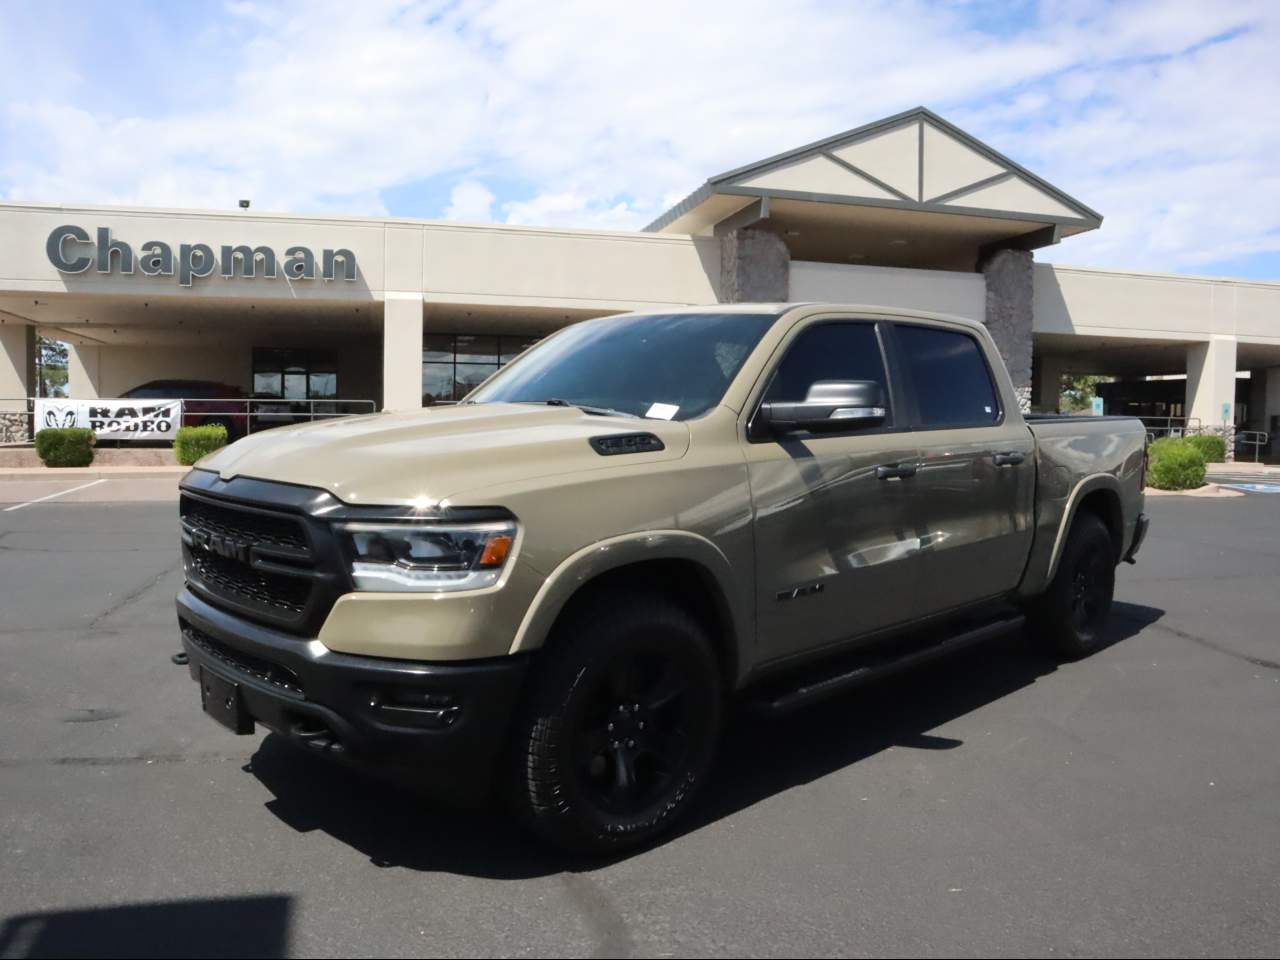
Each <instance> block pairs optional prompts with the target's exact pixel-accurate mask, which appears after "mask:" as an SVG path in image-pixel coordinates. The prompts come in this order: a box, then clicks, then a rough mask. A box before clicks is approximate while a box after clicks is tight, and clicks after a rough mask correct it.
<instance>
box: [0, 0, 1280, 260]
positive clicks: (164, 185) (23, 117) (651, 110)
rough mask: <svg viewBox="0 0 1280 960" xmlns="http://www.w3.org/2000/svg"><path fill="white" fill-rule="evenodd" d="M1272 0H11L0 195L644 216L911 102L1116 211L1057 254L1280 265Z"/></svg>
mask: <svg viewBox="0 0 1280 960" xmlns="http://www.w3.org/2000/svg"><path fill="white" fill-rule="evenodd" d="M1278 49H1280V3H1277V2H1276V0H1263V2H1252V0H1240V2H1234V0H1215V2H1208V0H1191V2H1179V0H1160V2H1143V0H1128V2H1121V3H1104V2H1099V0H1046V2H1041V3H1029V2H1028V3H1020V2H1014V0H1004V2H985V0H939V2H917V0H892V2H853V0H844V2H831V3H823V2H813V0H786V2H780V0H779V2H767V3H766V2H756V0H732V2H720V0H702V2H700V3H696V4H691V3H688V2H687V0H683V2H668V0H646V2H644V3H629V4H615V3H601V2H599V0H593V2H579V0H558V2H556V3H547V2H545V0H477V2H430V0H426V2H398V3H392V2H382V0H361V2H359V3H351V2H334V3H328V2H317V0H312V2H308V3H305V4H298V3H284V4H272V3H266V2H261V3H260V2H257V0H228V2H223V3H213V2H199V0H189V2H184V3H172V2H169V0H164V2H155V3H142V2H127V0H118V2H115V3H112V4H109V5H108V4H96V5H90V4H68V3H47V2H43V0H38V2H30V3H23V2H19V0H9V2H7V3H6V4H5V5H4V10H3V19H0V62H3V63H5V65H6V70H5V74H6V82H5V84H4V86H3V88H2V89H0V198H4V199H9V200H37V201H60V202H86V203H110V204H141V205H162V206H181V207H212V208H224V209H226V208H234V206H235V204H236V201H237V200H238V199H240V198H241V197H250V198H252V200H253V207H254V209H255V210H279V211H290V212H299V213H313V212H320V213H324V212H333V213H349V214H370V215H393V216H404V217H428V218H451V219H461V220H476V221H494V222H504V223H520V224H524V223H528V224H541V225H572V226H583V227H601V228H635V227H639V226H643V225H644V224H645V223H647V222H648V221H650V220H651V219H653V218H654V217H655V216H656V215H657V214H659V213H661V212H662V211H663V210H664V209H665V208H666V207H668V206H669V205H671V204H672V203H674V202H675V201H677V200H678V199H680V198H681V197H682V196H684V195H685V194H687V193H688V192H689V191H691V190H692V189H694V188H695V187H697V186H698V185H699V184H701V183H702V182H703V181H704V180H705V179H706V178H707V177H708V176H711V175H714V174H717V173H720V172H722V171H724V170H727V169H730V168H733V167H737V166H740V165H742V164H744V163H747V162H750V161H752V160H756V159H760V158H763V157H766V156H770V155H772V154H775V153H778V152H780V151H782V150H785V149H788V148H790V147H793V146H798V145H800V144H803V143H807V142H809V141H811V140H816V139H819V138H821V137H825V136H828V135H830V134H832V133H836V132H838V131H841V130H845V129H848V128H850V127H855V126H859V125H861V124H863V123H867V122H869V121H872V120H876V119H879V118H880V117H882V116H886V115H889V114H892V113H897V112H899V111H901V110H904V109H907V108H910V107H914V106H917V105H920V104H923V105H925V106H928V107H930V108H931V109H933V110H935V111H936V112H938V113H940V114H941V115H942V116H944V117H946V118H947V119H948V120H950V121H952V122H953V123H955V124H957V125H958V126H960V127H961V128H963V129H965V130H967V131H968V132H970V133H972V134H973V135H975V136H977V137H978V138H979V139H981V140H984V141H985V142H987V143H989V144H990V145H991V146H993V147H995V148H996V149H997V150H1000V151H1001V152H1003V153H1005V154H1006V155H1008V156H1010V157H1012V158H1013V159H1014V160H1017V161H1018V162H1020V163H1022V164H1023V165H1024V166H1027V167H1029V168H1030V169H1032V170H1033V171H1035V172H1036V173H1038V174H1040V175H1041V176H1043V177H1044V178H1046V179H1047V180H1049V181H1050V182H1051V183H1053V184H1055V185H1056V186H1058V187H1060V188H1061V189H1063V190H1065V191H1066V192H1068V193H1070V194H1072V195H1073V196H1076V197H1078V198H1079V199H1080V200H1082V201H1083V202H1085V203H1086V204H1088V205H1089V206H1091V207H1093V208H1094V209H1096V210H1099V211H1100V212H1101V213H1103V214H1104V216H1105V217H1106V221H1105V223H1104V224H1103V227H1102V229H1101V230H1100V231H1098V232H1096V233H1094V234H1090V235H1086V236H1084V237H1077V238H1072V239H1070V240H1069V241H1067V242H1065V243H1063V244H1062V245H1061V246H1059V247H1056V248H1053V249H1051V250H1045V251H1040V252H1039V253H1038V254H1037V256H1038V257H1039V258H1040V259H1048V260H1056V261H1059V262H1065V263H1075V264H1089V265H1098V266H1108V267H1133V268H1141V269H1147V270H1168V271H1176V272H1186V273H1206V274H1224V275H1234V276H1249V277H1258V278H1265V279H1276V280H1280V167H1278V165H1277V160H1276V158H1277V157H1280V119H1278V118H1280V111H1278V110H1277V100H1280V56H1277V54H1276V51H1277V50H1278Z"/></svg>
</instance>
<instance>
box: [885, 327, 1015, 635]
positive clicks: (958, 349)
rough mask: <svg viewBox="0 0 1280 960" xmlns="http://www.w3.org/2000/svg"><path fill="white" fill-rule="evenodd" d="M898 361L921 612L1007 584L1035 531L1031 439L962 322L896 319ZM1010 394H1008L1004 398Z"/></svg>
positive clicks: (992, 593)
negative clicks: (918, 529) (910, 434)
mask: <svg viewBox="0 0 1280 960" xmlns="http://www.w3.org/2000/svg"><path fill="white" fill-rule="evenodd" d="M894 340H895V346H896V356H897V358H898V365H899V367H900V369H901V370H902V372H903V375H904V376H903V380H904V386H905V388H906V392H907V397H908V402H909V403H910V404H911V405H912V407H913V415H912V417H913V424H914V426H915V427H916V433H915V434H914V436H915V438H916V442H917V443H918V444H919V446H920V466H919V469H918V470H917V472H916V475H915V477H913V478H912V483H914V484H915V486H916V489H917V492H918V495H919V499H918V511H919V513H918V517H919V519H920V520H921V521H922V522H923V523H924V524H925V526H926V528H927V531H926V533H925V535H924V544H923V548H924V549H923V554H922V555H923V557H924V563H923V565H922V571H923V573H924V581H923V584H922V588H921V589H920V590H919V592H918V594H917V603H918V609H919V612H920V615H929V614H934V613H941V612H943V611H946V610H950V609H954V608H956V607H959V606H962V605H964V604H967V603H971V602H973V601H975V600H980V599H986V598H990V597H996V596H1000V595H1002V594H1006V593H1008V592H1009V591H1011V590H1013V589H1014V587H1016V586H1017V584H1018V581H1019V580H1020V579H1021V578H1022V572H1023V569H1024V568H1025V566H1026V562H1027V554H1028V551H1029V550H1030V549H1031V538H1032V535H1033V532H1034V531H1033V526H1032V517H1033V512H1034V501H1035V479H1036V464H1035V442H1034V440H1033V439H1032V437H1031V431H1030V430H1028V429H1027V427H1026V425H1025V424H1024V423H1023V422H1022V420H1021V418H1019V417H1012V418H1010V417H1007V416H1006V415H1005V409H1004V404H1003V403H1002V401H1001V393H1000V391H999V390H998V389H997V386H996V380H995V378H994V377H993V375H992V364H993V363H999V362H1000V361H999V359H998V358H992V359H991V360H990V362H989V361H988V358H987V357H986V355H985V353H984V350H983V348H982V345H981V344H980V342H979V341H978V339H977V338H976V337H975V336H973V334H972V333H970V332H968V331H966V330H963V329H962V328H960V327H958V326H957V327H951V328H948V327H939V326H925V325H915V324H908V323H898V324H895V326H894ZM1009 401H1010V402H1011V401H1012V396H1010V397H1009Z"/></svg>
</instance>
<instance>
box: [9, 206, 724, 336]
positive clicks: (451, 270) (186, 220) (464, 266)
mask: <svg viewBox="0 0 1280 960" xmlns="http://www.w3.org/2000/svg"><path fill="white" fill-rule="evenodd" d="M63 224H73V225H76V226H79V227H82V228H84V229H85V230H87V231H88V232H89V233H90V234H91V235H94V234H95V233H96V228H98V227H109V228H110V229H111V233H112V238H113V239H116V240H124V241H126V242H127V243H129V244H130V245H131V246H132V248H133V250H134V253H135V255H136V254H137V253H139V252H140V251H141V249H142V247H143V246H144V244H145V243H146V242H147V241H150V240H160V241H164V242H165V243H168V244H169V245H170V246H171V247H173V249H174V251H175V253H176V252H177V249H178V245H179V244H181V243H195V242H200V243H207V244H209V245H210V246H212V247H213V248H214V250H215V253H216V252H217V250H218V248H219V247H221V246H222V245H223V244H230V245H235V244H249V245H250V246H257V245H260V244H265V245H267V246H269V247H271V248H273V249H274V250H275V252H276V256H277V258H278V259H279V261H280V262H283V260H284V257H285V251H286V250H287V248H289V247H290V246H293V245H295V244H297V245H302V246H306V247H308V248H310V249H311V250H312V251H313V252H314V253H315V255H316V258H317V260H319V258H320V256H321V252H322V250H324V249H325V248H331V249H338V248H346V249H350V250H351V251H352V252H353V253H354V254H355V256H356V260H357V262H358V264H359V277H358V278H357V280H355V281H345V280H329V281H325V280H322V279H315V280H294V281H290V280H287V279H286V278H285V277H284V276H283V275H281V276H278V277H277V278H276V279H275V280H269V279H266V278H264V277H255V278H252V279H245V278H240V277H236V278H231V279H228V278H224V277H222V276H220V275H219V274H217V273H215V275H213V276H209V277H204V278H196V279H195V281H194V282H193V283H192V285H191V286H190V287H183V286H180V285H179V283H178V282H177V280H176V279H175V278H174V277H149V276H145V275H143V274H142V273H141V272H140V271H137V270H135V272H134V273H133V275H132V276H126V275H123V274H121V273H118V272H117V273H111V274H99V273H98V272H96V270H95V269H93V268H92V267H91V268H90V269H89V270H87V271H85V272H84V273H79V274H66V273H61V272H59V271H58V270H57V269H56V268H55V267H54V266H53V264H51V263H50V262H49V260H48V258H47V256H46V254H45V240H46V238H47V237H48V235H49V233H50V231H52V230H53V229H54V228H55V227H57V226H60V225H63ZM87 249H88V248H87V247H77V250H87ZM718 278H719V246H718V243H717V242H716V241H715V240H714V239H712V238H698V239H695V238H692V237H687V236H679V235H676V236H672V235H668V234H647V233H632V232H620V231H601V230H556V229H541V228H530V227H505V226H497V225H486V226H469V225H464V224H456V223H447V222H433V221H411V220H390V219H386V220H384V219H371V218H370V219H361V218H345V219H341V220H338V219H330V218H325V217H299V216H285V215H274V214H253V215H248V214H243V213H240V212H226V213H223V212H210V211H176V210H172V211H171V210H124V209H120V208H113V207H62V206H56V205H27V204H0V294H2V293H4V292H5V291H20V292H22V293H47V294H56V293H64V292H76V293H82V294H92V295H108V296H110V295H115V294H128V295H143V296H150V297H161V296H163V297H185V298H204V297H218V298H254V299H274V298H285V299H291V300H300V299H301V300H307V299H314V300H327V301H361V300H366V301H367V300H371V299H377V300H380V299H382V298H383V294H384V292H385V291H387V290H393V291H400V292H415V293H420V294H423V295H424V297H425V298H426V299H427V300H428V301H434V302H440V303H479V304H502V303H520V304H538V305H545V306H554V307H588V308H589V307H599V308H602V309H617V310H625V309H632V308H636V307H647V306H657V305H671V304H692V303H707V302H714V300H715V298H716V285H717V283H718Z"/></svg>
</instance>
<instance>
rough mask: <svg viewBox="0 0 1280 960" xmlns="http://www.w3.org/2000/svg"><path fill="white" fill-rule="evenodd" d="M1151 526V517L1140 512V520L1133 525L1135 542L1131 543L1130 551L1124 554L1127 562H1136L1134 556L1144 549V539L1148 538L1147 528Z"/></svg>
mask: <svg viewBox="0 0 1280 960" xmlns="http://www.w3.org/2000/svg"><path fill="white" fill-rule="evenodd" d="M1150 526H1151V518H1150V517H1148V516H1147V515H1146V514H1145V513H1140V514H1138V522H1137V523H1135V524H1134V526H1133V542H1132V543H1130V544H1129V552H1128V553H1126V554H1125V555H1124V561H1125V563H1135V562H1136V561H1135V560H1134V558H1135V557H1136V556H1137V555H1138V551H1139V550H1141V549H1142V541H1143V540H1145V539H1147V528H1148V527H1150Z"/></svg>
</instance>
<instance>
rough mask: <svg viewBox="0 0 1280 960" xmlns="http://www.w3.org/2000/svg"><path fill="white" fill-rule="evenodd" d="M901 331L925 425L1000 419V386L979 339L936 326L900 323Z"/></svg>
mask: <svg viewBox="0 0 1280 960" xmlns="http://www.w3.org/2000/svg"><path fill="white" fill-rule="evenodd" d="M897 331H898V344H899V345H900V347H901V355H902V363H903V365H904V366H905V367H906V369H907V373H908V375H909V376H910V377H911V384H912V386H913V387H914V388H915V395H916V405H917V407H918V408H919V412H920V421H921V425H922V426H924V427H925V428H930V427H933V428H939V427H963V426H973V425H975V424H985V423H995V422H996V421H997V420H999V419H1000V402H999V400H997V399H996V388H995V385H994V384H993V383H992V382H991V373H990V371H989V370H988V369H987V363H986V360H984V359H983V357H982V350H981V349H980V348H979V347H978V342H977V341H976V340H974V339H973V337H971V336H969V335H968V334H966V333H957V332H956V331H954V330H939V329H937V328H936V327H912V326H901V325H900V326H898V328H897Z"/></svg>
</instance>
